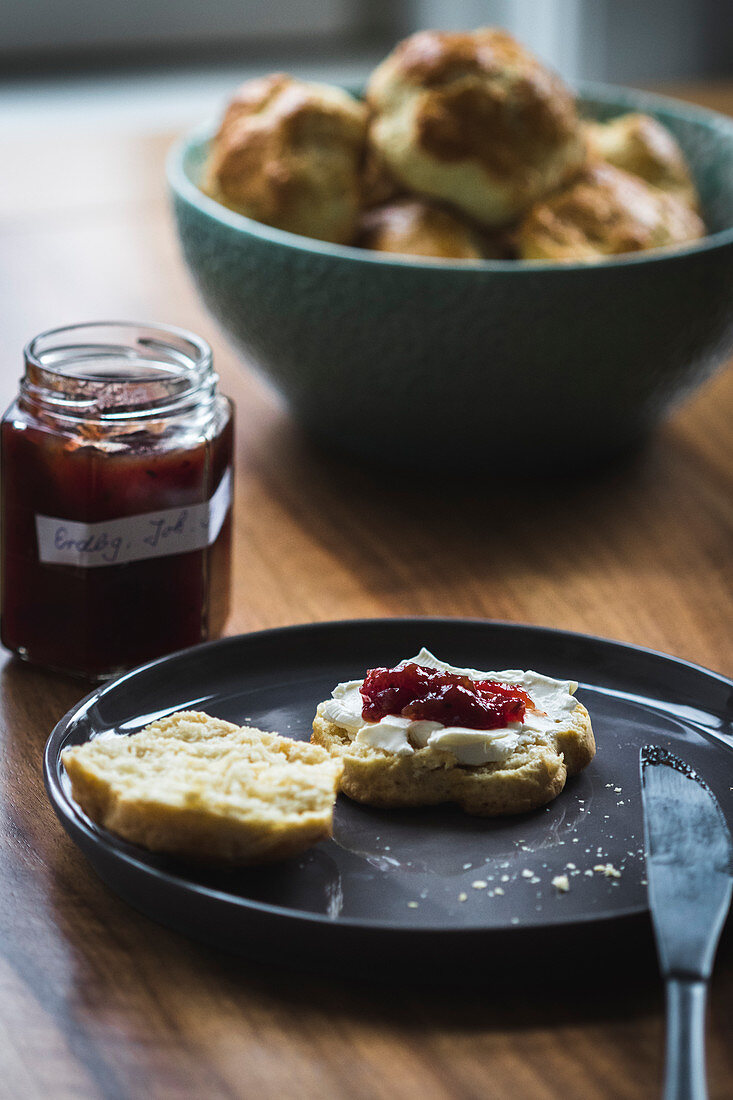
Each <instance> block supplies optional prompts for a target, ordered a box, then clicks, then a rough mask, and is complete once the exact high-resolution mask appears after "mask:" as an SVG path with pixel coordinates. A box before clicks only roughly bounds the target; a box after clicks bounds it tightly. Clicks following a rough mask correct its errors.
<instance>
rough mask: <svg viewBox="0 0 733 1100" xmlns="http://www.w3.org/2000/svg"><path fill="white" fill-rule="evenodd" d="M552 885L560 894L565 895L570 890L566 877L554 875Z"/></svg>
mask: <svg viewBox="0 0 733 1100" xmlns="http://www.w3.org/2000/svg"><path fill="white" fill-rule="evenodd" d="M552 885H553V886H554V887H555V889H556V890H559V891H560V893H561V894H567V892H568V890H569V889H570V882H569V880H568V876H567V875H555V877H554V879H553V880H552Z"/></svg>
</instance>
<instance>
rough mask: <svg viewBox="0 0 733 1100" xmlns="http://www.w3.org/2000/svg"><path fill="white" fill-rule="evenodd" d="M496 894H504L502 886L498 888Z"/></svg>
mask: <svg viewBox="0 0 733 1100" xmlns="http://www.w3.org/2000/svg"><path fill="white" fill-rule="evenodd" d="M494 893H495V894H503V893H504V891H503V890H502V888H501V886H497V887H496V888H495V890H494Z"/></svg>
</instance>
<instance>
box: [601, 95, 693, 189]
mask: <svg viewBox="0 0 733 1100" xmlns="http://www.w3.org/2000/svg"><path fill="white" fill-rule="evenodd" d="M584 133H585V136H586V140H587V142H588V146H589V149H590V152H591V154H592V155H593V156H594V157H597V158H598V159H600V160H605V161H607V162H608V163H609V164H613V165H614V166H615V167H616V168H622V169H623V170H624V171H625V172H631V174H632V175H634V176H639V177H640V178H641V179H643V180H646V182H647V183H651V184H652V186H653V187H658V188H659V189H660V190H661V191H667V192H668V193H669V194H670V195H674V196H675V197H676V198H678V199H682V201H683V202H686V203H687V205H688V206H691V207H692V208H693V210H698V209H699V206H700V200H699V198H698V194H697V190H696V188H695V183H694V181H693V179H692V174H691V172H690V169H689V166H688V164H687V161H686V160H685V155H684V153H683V152H682V150H681V148H680V146H679V144H678V143H677V141H676V139H675V138H674V136H673V135H672V134H671V133H670V131H669V130H668V129H667V128H666V126H663V125H662V123H661V122H658V121H657V120H656V119H655V118H652V117H651V115H644V114H639V113H632V114H627V115H619V117H618V118H613V119H611V121H610V122H588V123H586V124H585V126H584Z"/></svg>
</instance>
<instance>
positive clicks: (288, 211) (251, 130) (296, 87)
mask: <svg viewBox="0 0 733 1100" xmlns="http://www.w3.org/2000/svg"><path fill="white" fill-rule="evenodd" d="M365 134H366V109H365V107H364V106H363V104H360V103H358V102H357V101H356V100H354V99H353V98H352V97H351V96H349V95H348V94H347V93H346V92H343V91H342V90H341V89H340V88H331V87H329V86H328V85H323V84H311V83H306V82H304V81H301V80H296V79H294V78H293V77H290V76H287V75H285V74H284V73H275V74H273V75H271V76H268V77H263V78H260V79H256V80H250V81H247V83H245V84H243V85H242V87H241V88H240V89H239V90H238V92H237V93H236V95H235V97H234V98H233V100H232V101H231V103H230V104H229V107H228V109H227V111H226V114H225V115H224V119H223V121H222V124H221V127H220V129H219V132H218V134H217V135H216V137H215V138H214V141H213V143H212V148H211V152H210V156H209V161H208V164H207V168H206V175H205V180H204V190H206V191H207V192H208V193H209V194H210V195H211V196H212V197H214V198H216V199H218V200H219V201H220V202H223V203H225V204H226V205H227V206H230V207H232V208H233V209H235V210H238V211H240V212H241V213H243V214H246V215H247V216H248V217H251V218H255V219H256V220H257V221H260V222H264V223H265V224H267V225H272V226H276V227H277V228H279V229H287V230H289V231H290V232H292V233H300V234H302V235H304V236H307V237H315V238H316V239H319V240H325V241H333V242H335V243H341V244H344V243H347V242H348V241H350V240H351V237H352V235H353V232H354V228H355V225H356V218H357V215H358V211H359V206H360V182H359V169H360V165H361V162H362V159H363V155H364V141H365Z"/></svg>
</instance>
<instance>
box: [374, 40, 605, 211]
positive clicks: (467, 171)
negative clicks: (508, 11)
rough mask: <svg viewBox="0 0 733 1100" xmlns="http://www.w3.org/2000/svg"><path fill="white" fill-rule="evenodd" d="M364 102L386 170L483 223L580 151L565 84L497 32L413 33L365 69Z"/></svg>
mask: <svg viewBox="0 0 733 1100" xmlns="http://www.w3.org/2000/svg"><path fill="white" fill-rule="evenodd" d="M367 103H368V105H369V108H370V112H371V115H372V118H371V123H370V130H369V140H370V141H371V142H372V143H373V144H374V145H375V146H376V147H377V149H378V150H379V152H380V153H381V155H382V157H383V158H384V160H385V162H386V164H387V165H388V167H389V170H390V171H391V172H392V173H393V175H394V176H396V177H397V178H398V179H399V180H401V181H402V182H403V184H405V186H406V187H407V188H408V189H409V190H412V191H415V192H417V193H419V194H422V195H425V196H428V197H431V198H434V199H439V200H442V201H444V202H448V203H450V204H452V205H453V206H455V207H457V208H458V209H459V210H462V211H463V213H465V214H467V215H469V217H471V218H474V219H476V221H478V222H480V223H481V224H482V225H485V226H488V227H490V228H491V227H500V226H504V225H507V224H509V223H510V222H512V221H513V220H515V219H516V218H517V217H518V215H520V214H521V213H522V212H523V211H524V210H526V209H527V208H528V207H529V206H530V205H531V204H532V203H533V202H534V201H535V200H536V199H538V198H540V197H541V196H543V195H545V194H547V193H548V192H549V191H552V190H554V189H555V188H556V187H559V186H560V185H561V184H562V183H563V182H564V181H565V180H566V179H567V178H568V177H569V176H570V175H571V174H572V173H573V172H575V171H577V169H578V168H579V167H580V165H581V164H582V162H583V160H584V159H585V157H586V148H585V142H584V140H583V138H582V134H581V128H580V124H579V121H578V117H577V113H576V109H575V101H574V98H573V95H572V93H571V92H570V90H569V89H568V88H566V87H565V85H564V84H563V83H562V81H561V80H560V78H559V77H557V76H556V75H555V74H554V73H552V72H551V71H550V70H549V69H547V68H545V66H544V65H542V64H541V63H540V62H539V61H538V60H537V59H536V58H535V57H534V56H533V55H532V54H530V53H529V52H528V51H527V50H525V49H524V47H523V46H521V45H520V44H519V43H518V42H516V41H515V40H514V39H513V38H512V37H511V36H510V35H509V34H507V33H506V32H505V31H501V30H493V29H491V28H484V29H482V30H477V31H474V32H472V33H446V32H440V31H422V32H420V33H418V34H414V35H412V36H411V37H410V38H407V39H405V41H403V42H402V43H400V44H399V45H398V46H397V47H396V49H395V50H394V51H393V52H392V53H391V54H390V55H389V56H388V57H387V58H386V60H385V61H383V62H382V64H381V65H380V66H379V67H378V68H377V69H376V70H375V71H374V73H373V74H372V77H371V79H370V81H369V84H368V88H367Z"/></svg>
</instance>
